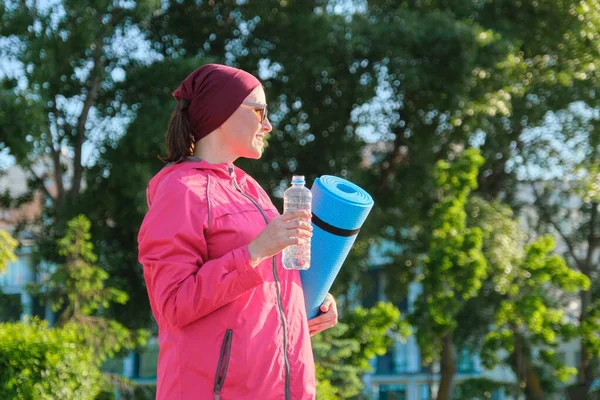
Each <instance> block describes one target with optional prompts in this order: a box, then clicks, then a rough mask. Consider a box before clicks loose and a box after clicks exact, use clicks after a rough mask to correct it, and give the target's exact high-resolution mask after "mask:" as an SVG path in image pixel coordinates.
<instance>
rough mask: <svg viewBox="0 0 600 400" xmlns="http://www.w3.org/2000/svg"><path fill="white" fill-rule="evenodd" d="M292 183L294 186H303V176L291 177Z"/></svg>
mask: <svg viewBox="0 0 600 400" xmlns="http://www.w3.org/2000/svg"><path fill="white" fill-rule="evenodd" d="M292 183H293V184H294V183H295V184H300V183H302V184H304V183H306V181H305V180H304V175H294V176H292Z"/></svg>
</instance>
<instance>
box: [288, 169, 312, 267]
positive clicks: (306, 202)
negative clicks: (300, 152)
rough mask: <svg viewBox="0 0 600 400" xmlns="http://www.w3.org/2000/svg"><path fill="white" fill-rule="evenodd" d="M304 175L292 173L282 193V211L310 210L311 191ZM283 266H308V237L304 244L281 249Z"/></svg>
mask: <svg viewBox="0 0 600 400" xmlns="http://www.w3.org/2000/svg"><path fill="white" fill-rule="evenodd" d="M305 183H306V182H305V180H304V176H302V175H294V176H293V177H292V186H290V187H289V188H288V189H287V190H286V191H285V192H284V193H283V213H284V214H285V213H286V212H288V211H295V210H307V211H311V208H312V193H311V191H310V189H308V188H307V187H306V186H304V185H305ZM283 267H284V268H286V269H308V268H309V267H310V239H309V240H308V242H307V243H306V244H304V245H299V244H293V245H290V246H288V247H286V248H285V249H283Z"/></svg>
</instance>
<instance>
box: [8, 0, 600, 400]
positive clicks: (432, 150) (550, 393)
mask: <svg viewBox="0 0 600 400" xmlns="http://www.w3.org/2000/svg"><path fill="white" fill-rule="evenodd" d="M599 34H600V2H599V1H597V0H577V1H575V0H394V1H391V0H371V1H363V0H356V1H346V0H331V1H304V0H279V1H272V0H236V1H230V0H209V1H205V0H196V1H191V0H181V1H176V0H172V1H169V0H163V1H158V0H140V1H127V0H89V1H83V0H21V1H13V0H3V1H1V2H0V165H1V170H2V172H1V176H0V189H1V190H0V192H1V196H0V229H2V231H0V270H1V271H2V272H3V274H2V275H1V276H0V289H1V290H2V295H1V296H0V321H2V322H1V323H0V398H1V399H61V400H69V399H76V400H85V399H117V398H119V399H137V400H139V399H153V398H154V394H153V391H154V390H155V389H154V388H155V387H154V385H155V376H156V356H157V343H156V333H157V330H156V325H155V322H154V320H153V318H152V315H151V313H150V308H149V303H148V299H147V294H146V291H145V287H144V283H143V276H142V271H141V266H140V265H139V264H138V262H137V242H136V235H137V230H138V228H139V226H140V223H141V220H142V218H143V216H144V213H145V211H146V209H147V208H146V199H145V188H146V185H147V182H148V180H149V179H150V178H151V176H153V174H155V173H156V172H157V171H158V170H159V169H160V168H161V167H162V165H163V164H162V162H161V161H160V160H159V156H160V155H165V150H164V141H165V139H164V138H165V132H166V126H167V122H168V118H169V115H170V113H171V111H172V110H173V109H174V107H175V100H174V99H173V98H172V97H171V92H172V91H173V90H174V89H175V88H176V87H177V86H178V85H179V83H180V82H181V81H182V80H183V79H184V78H185V77H186V76H187V75H188V74H189V73H190V72H192V71H193V70H194V69H196V68H197V67H199V66H201V65H203V64H206V63H211V62H216V63H224V64H228V65H232V66H236V67H239V68H243V69H245V70H247V71H249V72H251V73H253V74H255V75H256V76H257V77H259V78H260V79H261V81H262V82H263V85H264V87H265V90H266V94H267V100H268V105H269V111H270V113H269V117H270V119H271V122H272V124H273V126H274V129H273V132H272V133H271V135H270V137H269V138H268V146H267V148H266V150H265V152H264V154H263V156H262V158H261V159H260V160H243V159H240V160H238V161H237V162H236V164H237V165H238V166H240V167H241V168H243V169H245V170H246V171H247V172H248V173H250V174H251V175H252V176H254V177H255V178H256V179H257V180H258V181H259V182H260V183H261V185H263V187H264V188H265V190H266V191H267V192H268V193H269V194H270V195H271V198H272V199H273V202H274V203H275V205H276V206H277V207H278V208H279V210H280V211H281V208H282V207H281V206H282V194H283V191H284V190H285V188H286V187H287V186H288V185H289V182H290V179H291V176H292V175H293V174H302V175H305V176H306V178H307V183H308V185H309V186H310V185H312V182H313V181H314V179H315V178H316V177H318V176H320V175H325V174H329V175H336V176H340V177H344V178H346V179H348V180H350V181H352V182H354V183H356V184H358V185H360V186H361V187H363V188H364V189H365V190H367V191H368V192H369V193H371V195H372V196H373V198H374V200H375V206H374V209H373V211H372V213H371V215H370V217H369V219H368V220H367V222H366V223H365V225H364V226H363V229H362V231H361V232H360V234H359V236H358V239H357V241H356V244H355V246H354V248H353V250H352V252H351V254H350V256H349V258H348V259H347V260H346V262H345V264H344V267H343V269H342V272H341V274H340V275H339V277H338V279H337V281H336V282H335V284H334V287H333V288H332V291H333V293H334V294H335V296H336V299H337V301H338V304H339V308H340V310H341V321H340V324H338V326H336V327H335V328H334V329H330V330H328V331H326V332H323V333H321V334H319V335H317V336H315V337H314V338H313V347H314V353H315V358H316V362H317V377H318V381H319V384H318V392H319V395H318V397H317V398H318V399H325V400H329V399H381V400H387V399H390V400H391V399H396V400H399V399H402V400H429V399H437V400H448V399H461V400H462V399H464V400H468V399H493V400H500V399H535V400H540V399H574V400H581V399H595V398H596V397H595V396H596V394H595V391H596V390H597V389H598V388H600V380H598V378H599V377H600V370H599V368H598V367H599V363H598V356H599V355H600V335H599V332H600V331H599V329H600V303H599V300H600V291H599V289H600V286H598V284H597V278H598V273H599V271H600V265H599V260H598V257H599V249H600V217H599V216H598V202H599V201H600V193H599V190H600V157H599V156H600V153H599V150H600V135H599V131H598V130H597V128H598V127H599V126H600V113H599V110H600V109H599V106H600V104H599V101H600V98H599V96H600V86H599V84H598V81H599V78H600V71H599V68H600V37H599ZM198 362H202V360H198Z"/></svg>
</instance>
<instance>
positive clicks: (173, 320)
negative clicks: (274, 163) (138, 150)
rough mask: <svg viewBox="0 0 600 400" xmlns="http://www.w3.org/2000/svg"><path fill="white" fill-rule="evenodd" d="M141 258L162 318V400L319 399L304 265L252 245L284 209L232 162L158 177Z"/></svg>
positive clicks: (177, 168) (176, 167)
mask: <svg viewBox="0 0 600 400" xmlns="http://www.w3.org/2000/svg"><path fill="white" fill-rule="evenodd" d="M147 199H148V207H149V210H148V213H147V214H146V217H145V218H144V221H143V223H142V226H141V228H140V232H139V235H138V243H139V261H140V263H141V264H142V265H143V267H144V279H145V281H146V286H147V290H148V296H149V298H150V305H151V307H152V312H153V314H154V317H155V318H156V320H157V322H158V327H159V333H158V341H159V345H160V351H159V357H158V378H157V400H204V399H220V400H246V399H247V400H271V399H282V400H304V399H314V398H315V370H314V361H313V354H312V348H311V343H310V335H309V332H308V324H307V318H306V310H305V308H304V297H303V292H302V283H301V281H300V275H299V273H298V271H288V270H286V269H284V268H283V267H282V262H281V253H279V254H278V255H277V256H275V257H272V258H269V259H267V260H265V261H263V262H262V263H260V264H259V265H258V266H257V267H256V268H252V266H251V265H250V264H249V259H250V257H249V253H248V244H249V243H250V242H251V241H252V240H253V239H254V238H255V237H256V236H258V234H259V233H260V232H261V231H262V230H263V229H264V228H265V227H266V225H267V223H268V221H270V220H271V219H272V218H273V217H275V216H277V215H278V214H279V213H278V211H277V209H276V208H275V207H274V206H273V203H272V202H271V200H270V199H269V197H268V195H267V194H266V193H265V191H264V190H263V189H262V188H261V187H260V186H259V185H258V183H257V182H256V181H255V180H254V179H252V178H251V177H250V176H249V175H247V174H246V173H244V171H242V170H241V169H239V168H237V167H235V166H234V165H233V164H232V163H227V164H210V163H208V162H206V161H200V160H198V159H196V160H192V161H188V162H182V163H179V164H173V165H169V166H166V167H165V168H163V169H162V170H161V171H160V172H159V173H158V174H157V175H156V176H155V177H154V178H152V180H151V181H150V184H149V187H148V191H147Z"/></svg>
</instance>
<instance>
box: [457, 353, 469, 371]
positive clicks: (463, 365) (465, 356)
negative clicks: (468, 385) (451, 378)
mask: <svg viewBox="0 0 600 400" xmlns="http://www.w3.org/2000/svg"><path fill="white" fill-rule="evenodd" d="M457 368H458V372H473V360H472V358H471V355H470V354H469V351H468V350H467V349H463V350H462V351H461V352H460V355H459V357H458V362H457Z"/></svg>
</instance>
